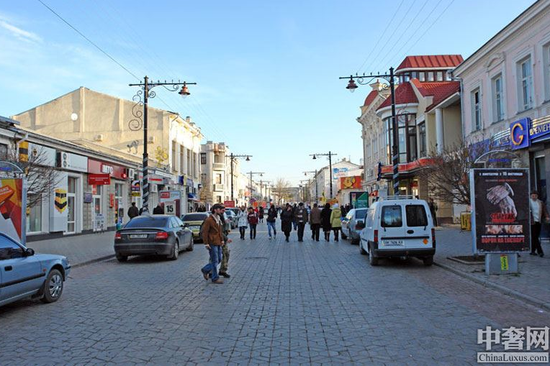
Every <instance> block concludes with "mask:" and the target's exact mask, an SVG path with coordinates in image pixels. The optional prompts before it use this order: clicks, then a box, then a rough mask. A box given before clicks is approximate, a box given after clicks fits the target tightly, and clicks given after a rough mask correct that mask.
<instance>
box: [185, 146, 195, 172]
mask: <svg viewBox="0 0 550 366" xmlns="http://www.w3.org/2000/svg"><path fill="white" fill-rule="evenodd" d="M185 150H186V151H185V153H186V154H187V172H186V174H187V175H191V172H192V171H193V162H192V161H191V158H192V157H193V156H192V153H191V150H189V149H185Z"/></svg>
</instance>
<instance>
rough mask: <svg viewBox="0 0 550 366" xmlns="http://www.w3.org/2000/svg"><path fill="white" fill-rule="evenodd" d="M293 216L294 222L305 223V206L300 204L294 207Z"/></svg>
mask: <svg viewBox="0 0 550 366" xmlns="http://www.w3.org/2000/svg"><path fill="white" fill-rule="evenodd" d="M294 217H295V220H296V222H299V223H306V222H307V210H306V208H305V207H303V206H301V207H298V208H296V210H295V211H294Z"/></svg>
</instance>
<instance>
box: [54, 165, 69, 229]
mask: <svg viewBox="0 0 550 366" xmlns="http://www.w3.org/2000/svg"><path fill="white" fill-rule="evenodd" d="M59 174H60V175H59V180H58V182H57V184H56V185H55V187H54V188H53V194H52V198H51V206H50V207H51V209H50V232H60V231H66V230H67V216H68V211H69V210H68V207H67V190H68V188H69V187H68V178H67V173H59Z"/></svg>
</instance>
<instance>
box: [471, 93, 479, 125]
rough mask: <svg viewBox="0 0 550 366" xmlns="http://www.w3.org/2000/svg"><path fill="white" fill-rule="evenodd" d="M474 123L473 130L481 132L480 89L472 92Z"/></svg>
mask: <svg viewBox="0 0 550 366" xmlns="http://www.w3.org/2000/svg"><path fill="white" fill-rule="evenodd" d="M472 122H473V130H474V131H479V130H481V95H480V92H479V89H476V90H474V91H473V92H472Z"/></svg>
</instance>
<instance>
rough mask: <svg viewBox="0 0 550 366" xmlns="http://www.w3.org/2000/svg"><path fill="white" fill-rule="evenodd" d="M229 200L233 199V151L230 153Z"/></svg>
mask: <svg viewBox="0 0 550 366" xmlns="http://www.w3.org/2000/svg"><path fill="white" fill-rule="evenodd" d="M229 158H230V159H231V201H233V153H231V155H230V157H229Z"/></svg>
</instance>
